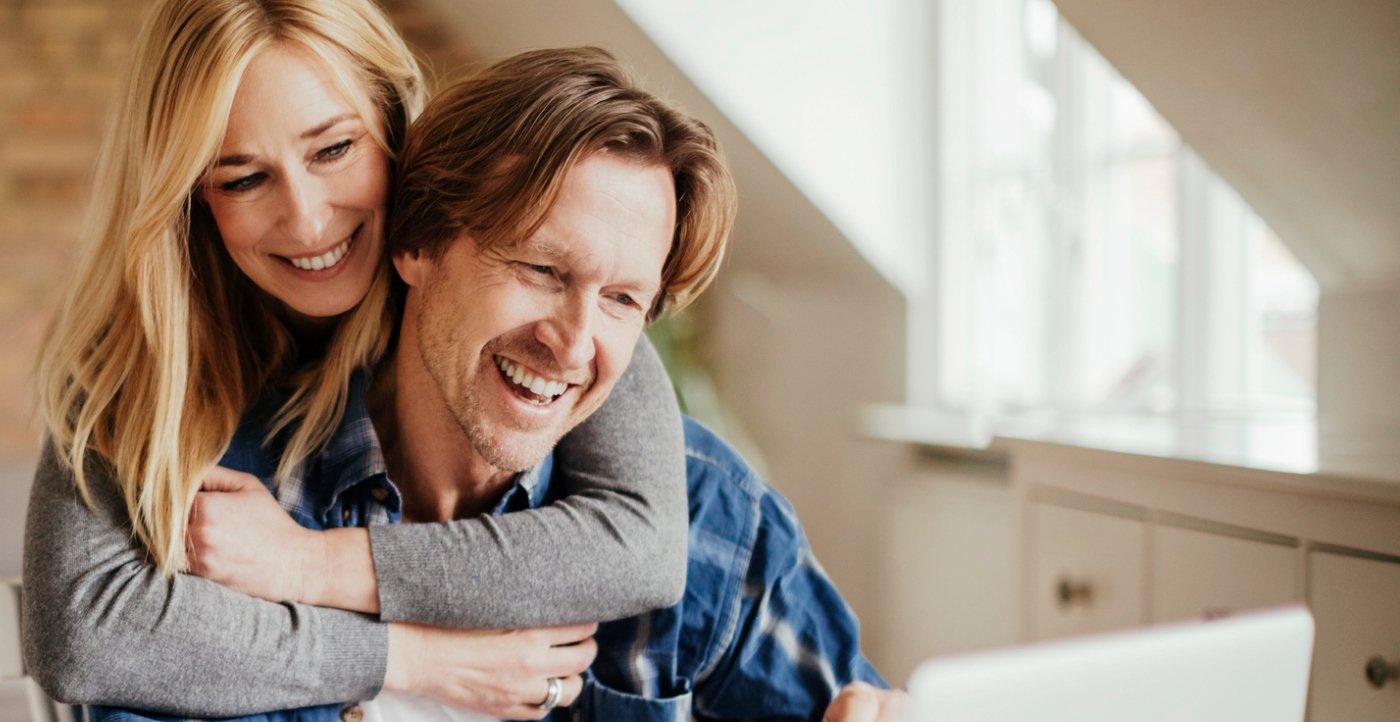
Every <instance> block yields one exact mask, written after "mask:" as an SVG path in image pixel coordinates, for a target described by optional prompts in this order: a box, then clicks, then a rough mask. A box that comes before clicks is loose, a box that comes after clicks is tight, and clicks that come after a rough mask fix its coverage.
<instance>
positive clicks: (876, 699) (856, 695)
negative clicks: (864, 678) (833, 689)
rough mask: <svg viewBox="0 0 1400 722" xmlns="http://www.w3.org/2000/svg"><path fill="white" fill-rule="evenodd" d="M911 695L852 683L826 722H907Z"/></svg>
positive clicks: (832, 706) (825, 717) (832, 704)
mask: <svg viewBox="0 0 1400 722" xmlns="http://www.w3.org/2000/svg"><path fill="white" fill-rule="evenodd" d="M907 699H908V695H906V694H905V693H904V692H902V691H900V690H897V689H879V688H877V687H874V686H871V685H868V684H866V683H864V682H852V683H851V684H848V685H846V686H845V687H843V688H842V689H841V693H840V694H838V695H836V699H834V700H832V701H831V706H830V707H827V708H826V714H825V715H824V716H823V717H822V722H903V720H904V703H905V701H906V700H907Z"/></svg>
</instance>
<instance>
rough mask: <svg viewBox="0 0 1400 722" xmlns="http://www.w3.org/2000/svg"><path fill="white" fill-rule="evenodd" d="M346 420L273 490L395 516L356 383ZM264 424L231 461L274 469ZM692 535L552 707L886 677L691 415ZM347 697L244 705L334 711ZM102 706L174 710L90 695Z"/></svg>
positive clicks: (307, 510) (343, 509) (545, 472)
mask: <svg viewBox="0 0 1400 722" xmlns="http://www.w3.org/2000/svg"><path fill="white" fill-rule="evenodd" d="M355 386H356V390H355V392H354V393H352V397H351V399H350V401H351V403H350V406H349V408H347V411H346V418H345V421H344V422H342V424H341V427H340V429H338V430H337V433H336V435H335V437H334V438H333V439H332V441H331V442H330V445H329V446H328V447H327V449H326V452H325V453H323V454H322V455H321V456H320V458H318V459H317V460H316V462H315V463H314V464H311V465H310V466H309V467H308V469H307V471H306V473H304V474H301V475H298V476H297V477H295V478H293V479H292V480H289V481H288V482H286V483H284V484H283V485H282V486H281V488H280V489H279V490H278V497H279V500H280V501H281V502H282V504H283V506H284V507H285V508H287V509H288V511H289V513H291V514H292V516H293V517H295V518H296V520H297V521H298V522H300V523H301V524H303V525H304V526H307V527H309V528H312V529H322V528H329V527H339V526H351V525H362V524H366V523H380V522H397V521H398V520H399V511H400V499H399V495H398V491H397V489H395V488H394V487H393V484H391V483H390V482H389V480H388V477H387V475H386V474H385V468H384V463H383V456H382V454H381V453H380V450H379V446H378V441H377V439H376V438H375V436H374V430H373V427H372V426H371V425H370V423H369V417H368V415H367V412H366V410H365V407H364V404H363V400H362V399H363V396H362V394H361V392H360V390H361V389H362V388H363V383H362V382H360V383H357V384H356V385H355ZM262 428H263V427H262V425H261V423H257V422H255V421H254V422H250V423H245V424H244V425H243V427H241V428H240V430H239V433H238V435H237V437H236V438H235V440H234V443H233V445H232V446H231V447H230V449H229V452H228V454H227V455H226V456H225V457H224V459H223V463H225V464H226V465H230V466H233V467H234V468H238V469H240V470H243V471H247V472H249V473H253V474H256V475H258V476H260V477H262V478H263V479H264V480H265V482H266V481H267V480H270V478H271V475H272V472H273V470H274V469H275V467H276V462H277V456H276V455H275V454H274V453H271V452H270V451H269V450H270V449H274V448H280V447H279V446H278V444H276V443H274V444H271V445H269V447H268V448H266V449H265V448H263V445H262V444H261V443H260V442H261V439H262V432H261V429H262ZM685 441H686V477H687V482H688V486H689V495H690V547H689V562H688V567H687V570H686V588H685V594H684V596H683V597H682V599H681V601H680V602H679V603H678V604H676V605H675V606H673V607H669V608H666V609H660V610H656V611H654V612H651V613H648V614H645V615H641V616H638V617H631V618H628V619H623V620H619V621H616V622H608V623H605V624H602V625H600V626H599V628H598V633H597V636H596V639H597V642H598V657H597V659H596V660H595V661H594V663H593V666H592V668H591V669H590V670H589V671H588V673H587V674H586V675H585V682H584V689H583V693H582V694H581V695H580V697H579V699H578V701H577V702H576V703H575V704H574V706H573V707H571V708H569V709H557V710H555V711H554V712H552V713H551V714H550V715H549V716H548V717H547V718H546V719H549V720H552V721H553V722H563V721H564V720H589V721H596V722H612V721H614V720H616V721H623V720H627V721H632V720H635V721H637V722H647V721H650V720H658V721H659V720H668V721H671V720H680V721H685V720H690V719H691V718H692V716H694V717H696V718H701V719H768V720H818V719H820V718H821V716H822V714H823V712H824V711H825V709H826V707H827V705H828V704H829V703H830V701H831V699H832V698H833V697H835V695H836V692H837V691H838V690H839V689H840V687H842V686H843V685H845V684H848V683H850V682H853V681H858V680H861V681H867V682H871V683H873V684H876V685H879V686H882V687H883V686H885V684H884V681H883V680H882V679H881V678H880V676H879V675H878V674H877V673H876V671H875V669H874V668H873V667H872V666H871V665H870V663H869V662H868V661H867V660H866V659H865V657H864V656H863V655H862V654H861V652H860V645H859V634H858V625H857V622H856V619H855V616H854V615H853V614H852V613H851V611H850V609H849V608H848V607H847V606H846V604H845V602H844V601H843V600H842V599H841V596H840V594H838V593H837V591H836V588H835V587H834V586H833V585H832V584H831V581H830V580H829V579H828V578H827V576H826V574H825V572H823V571H822V569H821V566H820V565H819V564H818V563H817V560H816V559H815V558H814V557H813V556H812V551H811V549H810V547H809V546H808V544H807V539H806V537H805V536H804V535H803V533H802V528H801V525H800V524H798V522H797V517H796V516H795V515H794V513H793V510H792V507H791V506H790V505H789V504H788V502H787V500H785V499H784V498H783V497H782V496H781V495H779V494H778V493H777V492H776V491H775V490H774V489H773V488H772V487H770V486H768V485H767V484H766V483H764V482H763V481H762V480H761V479H759V478H758V477H757V476H756V475H755V474H754V472H753V470H752V469H750V468H749V466H748V465H747V464H746V463H744V461H743V459H742V458H741V457H740V456H739V454H738V453H737V452H735V451H734V449H733V448H731V447H730V446H729V445H728V444H726V443H725V442H724V441H723V440H722V439H720V438H719V437H718V436H716V435H715V434H714V433H713V432H711V431H710V430H709V429H707V428H705V427H704V426H703V425H701V424H700V423H699V422H696V421H694V420H693V419H688V418H687V419H686V420H685ZM552 471H553V457H552V456H549V457H546V458H545V459H544V460H543V461H542V462H541V463H540V464H539V465H538V466H536V467H535V468H534V469H531V470H530V471H527V472H525V473H523V474H520V475H519V476H518V477H517V478H516V480H515V482H514V484H513V485H512V486H511V488H510V489H509V490H508V491H507V492H506V494H505V496H504V497H503V498H502V500H501V502H500V504H499V505H498V507H497V508H496V509H495V511H494V513H496V514H504V513H508V512H512V511H520V510H524V509H532V508H536V507H539V506H543V505H546V504H549V503H551V502H552V501H554V500H556V499H557V498H559V497H560V496H561V495H562V489H561V488H560V486H559V485H555V484H553V483H552V481H553V474H552ZM345 706H346V705H344V704H336V705H324V706H320V707H309V708H303V709H298V710H284V711H280V712H269V713H268V714H264V715H257V716H253V717H245V718H240V719H242V720H249V721H258V722H290V721H292V720H297V721H305V722H331V721H332V720H339V719H340V714H341V711H342V709H343V708H344V707H345ZM93 712H94V713H95V719H97V720H104V721H117V720H123V721H125V720H174V719H181V718H178V717H166V716H159V715H150V714H138V713H134V712H130V711H127V710H112V709H101V708H94V709H93Z"/></svg>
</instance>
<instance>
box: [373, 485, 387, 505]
mask: <svg viewBox="0 0 1400 722" xmlns="http://www.w3.org/2000/svg"><path fill="white" fill-rule="evenodd" d="M369 495H370V496H372V497H374V500H375V501H377V502H379V503H380V504H383V503H384V502H385V501H387V500H388V499H389V490H388V489H385V488H384V487H382V486H376V487H374V490H373V491H371V492H370V493H369Z"/></svg>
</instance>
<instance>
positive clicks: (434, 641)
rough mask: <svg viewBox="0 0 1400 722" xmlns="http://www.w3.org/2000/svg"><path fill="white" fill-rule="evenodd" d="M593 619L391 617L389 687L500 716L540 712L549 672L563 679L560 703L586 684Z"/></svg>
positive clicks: (594, 652) (569, 700) (519, 716)
mask: <svg viewBox="0 0 1400 722" xmlns="http://www.w3.org/2000/svg"><path fill="white" fill-rule="evenodd" d="M597 629H598V625H596V624H575V625H570V626H564V627H544V628H540V629H522V630H515V631H497V630H473V629H445V628H441V627H427V626H422V625H416V624H400V623H393V624H390V625H389V662H388V670H387V671H386V672H385V675H384V689H386V690H391V691H399V692H412V693H414V694H420V695H423V696H425V697H431V698H433V699H435V700H437V701H439V702H442V703H443V704H446V705H448V706H451V707H459V708H462V709H469V710H473V711H476V712H481V713H483V714H486V715H488V716H491V717H497V718H500V719H540V718H542V717H544V716H545V715H546V714H548V710H545V709H540V703H541V702H544V701H545V696H546V694H547V693H548V691H549V680H550V679H552V678H555V677H558V678H560V679H561V681H562V684H563V695H562V696H561V697H560V699H559V702H558V706H560V707H567V706H568V705H571V704H573V703H574V700H576V699H578V696H579V693H580V692H582V691H583V677H582V676H581V675H582V674H583V671H584V670H585V669H587V668H588V665H590V664H592V663H593V658H594V656H596V655H597V654H598V644H597V643H596V642H594V641H593V633H594V632H596V631H597Z"/></svg>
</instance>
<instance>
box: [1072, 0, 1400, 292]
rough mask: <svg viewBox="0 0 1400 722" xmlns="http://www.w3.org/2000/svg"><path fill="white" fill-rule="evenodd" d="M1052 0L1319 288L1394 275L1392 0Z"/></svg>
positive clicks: (1399, 242)
mask: <svg viewBox="0 0 1400 722" xmlns="http://www.w3.org/2000/svg"><path fill="white" fill-rule="evenodd" d="M1055 2H1056V4H1057V5H1058V6H1059V8H1060V12H1061V13H1062V14H1063V16H1064V17H1065V19H1066V20H1068V21H1069V23H1070V24H1071V25H1073V26H1074V27H1075V28H1076V29H1077V30H1078V31H1079V32H1080V33H1081V34H1082V35H1083V36H1084V38H1085V39H1086V40H1088V42H1089V43H1090V44H1092V45H1093V46H1095V47H1096V48H1097V49H1098V50H1099V51H1100V52H1101V53H1103V55H1104V56H1105V57H1106V58H1107V59H1108V60H1109V62H1111V63H1112V64H1113V65H1114V66H1116V67H1117V68H1118V70H1119V71H1120V72H1122V73H1123V75H1124V76H1125V77H1126V78H1127V79H1128V80H1129V81H1131V82H1132V83H1133V84H1135V85H1136V86H1137V87H1138V88H1139V89H1140V90H1141V91H1142V93H1143V94H1144V95H1146V96H1147V98H1148V99H1149V100H1150V101H1151V102H1152V103H1153V105H1155V106H1156V107H1157V109H1158V110H1159V111H1160V112H1161V113H1162V115H1163V117H1165V118H1166V119H1167V120H1168V121H1169V122H1171V123H1172V124H1173V125H1174V126H1175V127H1176V128H1177V130H1178V131H1180V133H1181V135H1182V137H1183V138H1184V139H1185V140H1186V142H1187V143H1189V144H1191V145H1192V146H1193V147H1194V148H1195V149H1196V150H1197V151H1198V152H1199V153H1200V154H1201V156H1202V157H1204V158H1205V159H1206V161H1207V162H1209V163H1210V164H1211V165H1212V166H1213V167H1214V168H1215V169H1216V171H1217V172H1219V173H1220V174H1221V175H1222V176H1223V177H1224V178H1225V179H1226V180H1227V181H1229V182H1230V183H1231V184H1233V185H1234V186H1235V188H1236V189H1238V190H1239V191H1240V193H1241V194H1242V195H1243V196H1244V198H1245V200H1247V201H1248V202H1249V203H1250V204H1251V205H1253V206H1254V208H1255V209H1256V210H1257V211H1259V213H1260V214H1261V215H1262V216H1263V217H1264V218H1265V219H1266V220H1267V221H1268V222H1269V224H1270V225H1271V226H1272V227H1273V228H1274V230H1275V231H1276V232H1277V233H1278V234H1279V235H1280V237H1281V238H1282V239H1283V241H1284V242H1285V243H1286V244H1288V245H1289V246H1290V247H1291V248H1292V249H1293V251H1294V253H1296V254H1297V255H1298V258H1299V259H1300V260H1301V261H1302V262H1303V263H1304V264H1305V265H1306V266H1307V267H1308V268H1309V269H1310V270H1311V271H1312V272H1313V273H1314V274H1315V275H1316V276H1317V277H1318V281H1319V283H1320V284H1321V285H1322V287H1323V289H1324V290H1328V289H1336V288H1343V287H1346V288H1353V287H1365V286H1371V285H1395V284H1397V283H1400V1H1397V0H1328V1H1327V2H1319V1H1318V0H1269V1H1268V2H1264V1H1261V0H1256V1H1249V0H1171V1H1170V2H1162V1H1161V0H1055Z"/></svg>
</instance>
